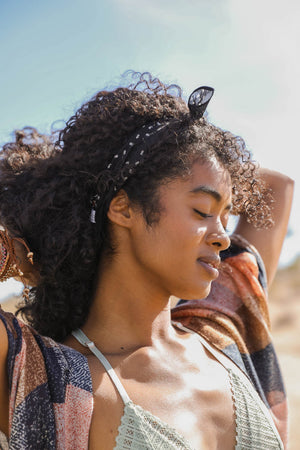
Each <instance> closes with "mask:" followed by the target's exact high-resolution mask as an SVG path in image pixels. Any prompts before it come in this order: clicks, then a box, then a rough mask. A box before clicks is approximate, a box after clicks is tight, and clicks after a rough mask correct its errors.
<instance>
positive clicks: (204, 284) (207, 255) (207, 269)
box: [131, 161, 231, 300]
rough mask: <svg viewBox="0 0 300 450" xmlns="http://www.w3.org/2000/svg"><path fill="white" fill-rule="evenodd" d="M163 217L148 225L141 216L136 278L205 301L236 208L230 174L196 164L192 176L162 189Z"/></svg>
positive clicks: (135, 240)
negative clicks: (232, 211)
mask: <svg viewBox="0 0 300 450" xmlns="http://www.w3.org/2000/svg"><path fill="white" fill-rule="evenodd" d="M159 193H160V203H161V215H160V219H159V221H158V223H155V224H154V225H153V226H151V227H149V226H147V224H146V223H145V221H144V219H143V217H142V215H141V213H139V214H137V218H136V220H135V224H134V226H133V229H132V241H131V245H132V247H131V248H132V251H133V255H134V258H135V259H136V262H137V267H138V272H139V273H138V274H137V276H140V277H143V276H145V280H148V281H149V280H150V282H151V283H152V286H156V287H157V289H158V290H159V291H161V293H163V294H166V295H168V296H169V295H175V296H177V297H180V298H184V299H189V300H191V299H195V298H204V297H206V296H207V295H208V293H209V291H210V285H211V282H212V281H213V280H214V279H216V278H217V276H218V270H217V267H218V265H219V253H220V251H221V250H225V249H226V248H227V247H228V246H229V244H230V240H229V238H228V235H227V233H226V231H225V228H226V226H227V222H228V218H229V212H230V208H231V180H230V175H229V173H228V172H227V171H226V170H225V169H224V168H223V167H222V166H221V165H220V164H219V163H218V162H217V161H213V162H210V163H195V164H194V165H193V167H192V170H191V174H190V176H189V177H187V178H184V179H176V180H175V181H172V182H170V183H169V184H167V185H165V186H162V187H161V188H160V191H159Z"/></svg>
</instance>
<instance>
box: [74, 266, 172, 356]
mask: <svg viewBox="0 0 300 450" xmlns="http://www.w3.org/2000/svg"><path fill="white" fill-rule="evenodd" d="M124 267H126V266H124V265H123V264H119V265H118V264H117V263H113V264H111V267H109V268H106V269H104V270H102V271H101V275H100V277H99V280H98V286H97V289H96V294H95V297H94V300H93V303H92V306H91V309H90V313H89V316H88V318H87V321H86V323H85V324H84V326H83V327H82V329H83V331H84V332H85V333H86V335H87V336H88V337H89V339H91V340H93V341H94V342H95V344H96V345H98V346H99V348H100V349H101V351H102V352H103V353H106V354H109V353H120V352H127V351H128V352H130V351H133V350H135V349H137V348H140V347H144V346H153V345H155V343H157V342H158V341H161V340H166V339H167V340H168V339H169V338H171V336H172V335H173V328H172V325H171V315H170V296H169V294H168V293H166V292H161V291H159V290H158V289H157V288H156V287H155V286H156V283H155V282H153V280H149V277H143V274H141V273H138V272H137V271H136V268H135V270H131V271H130V269H129V268H128V266H127V268H126V269H124Z"/></svg>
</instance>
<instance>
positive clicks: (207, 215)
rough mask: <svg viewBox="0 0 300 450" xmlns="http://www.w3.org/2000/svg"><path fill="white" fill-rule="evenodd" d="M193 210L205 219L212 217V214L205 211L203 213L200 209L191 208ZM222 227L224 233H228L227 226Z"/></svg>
mask: <svg viewBox="0 0 300 450" xmlns="http://www.w3.org/2000/svg"><path fill="white" fill-rule="evenodd" d="M193 210H194V212H195V213H196V214H198V215H199V216H200V217H202V218H203V219H207V218H209V217H213V216H211V215H210V214H206V213H203V212H201V211H198V209H195V208H193ZM223 228H224V231H225V233H228V232H229V230H228V228H227V227H224V226H223Z"/></svg>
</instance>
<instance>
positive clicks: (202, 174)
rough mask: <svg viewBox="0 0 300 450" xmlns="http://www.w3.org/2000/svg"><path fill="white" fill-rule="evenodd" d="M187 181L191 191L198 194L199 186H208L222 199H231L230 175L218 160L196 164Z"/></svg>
mask: <svg viewBox="0 0 300 450" xmlns="http://www.w3.org/2000/svg"><path fill="white" fill-rule="evenodd" d="M185 181H186V183H187V186H189V187H190V189H191V191H194V190H195V192H197V188H198V187H199V186H207V187H208V188H211V189H212V190H214V191H216V192H218V193H219V194H220V195H221V197H222V198H230V197H231V191H232V185H231V177H230V174H229V172H228V170H226V169H225V168H224V167H223V166H222V165H221V164H220V163H219V162H218V161H217V160H216V159H213V160H211V161H208V162H203V163H202V162H195V163H194V164H193V166H192V168H191V171H190V173H189V175H188V176H187V178H186V179H185Z"/></svg>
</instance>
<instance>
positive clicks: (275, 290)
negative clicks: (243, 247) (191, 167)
mask: <svg viewBox="0 0 300 450" xmlns="http://www.w3.org/2000/svg"><path fill="white" fill-rule="evenodd" d="M0 23H1V26H0V63H1V70H0V105H1V108H0V144H1V145H3V144H4V143H5V142H7V141H9V140H10V139H11V133H12V131H13V130H14V129H17V128H23V127H24V126H34V127H36V128H38V130H39V131H41V132H50V129H51V126H52V124H53V123H54V122H55V128H60V127H63V125H64V122H65V121H66V120H67V119H68V118H69V117H70V116H71V115H72V114H73V113H74V112H75V110H76V109H77V108H78V107H79V106H80V105H81V104H82V103H83V102H84V101H86V100H88V99H89V98H90V97H91V96H92V95H93V94H94V93H96V92H97V91H99V90H100V89H103V88H113V87H115V86H116V85H118V84H119V83H120V82H121V81H120V80H121V75H122V74H123V73H124V72H125V71H126V70H128V69H133V70H137V71H150V72H151V73H152V74H153V75H155V76H158V77H160V78H161V79H162V81H164V82H166V83H177V84H179V85H180V86H181V87H182V88H183V92H184V96H185V98H188V96H189V94H190V93H191V92H192V90H194V89H195V88H196V87H198V86H200V85H208V86H212V87H214V88H215V95H214V98H213V100H212V101H211V103H210V105H209V108H208V113H209V118H210V120H211V121H212V122H214V123H215V124H216V125H218V126H220V127H221V128H224V129H229V130H230V131H232V132H234V133H235V134H239V135H241V136H242V137H243V138H244V139H245V141H246V144H247V146H248V148H249V149H250V151H251V152H252V153H253V155H254V158H255V159H256V160H258V161H259V162H260V163H261V165H263V166H267V167H269V168H272V169H276V170H279V171H282V172H284V173H286V174H287V175H289V176H291V177H292V178H294V179H295V180H296V193H295V199H294V205H293V210H292V215H291V220H290V224H289V231H288V234H287V237H286V239H285V243H284V248H283V251H282V255H281V259H280V265H279V270H278V273H277V276H276V279H275V282H274V284H273V286H272V289H271V292H270V305H271V315H272V318H273V334H274V340H275V344H276V345H277V350H278V353H279V358H280V361H281V365H282V370H283V372H284V376H285V380H286V387H287V391H288V394H289V399H290V411H291V412H290V434H291V445H290V449H291V450H296V449H298V448H299V444H297V443H299V440H300V429H299V426H298V427H297V423H298V421H299V418H300V413H298V411H300V389H299V388H298V384H299V381H298V380H299V375H298V374H299V373H300V343H299V332H300V257H299V255H300V230H299V227H297V223H299V219H300V183H299V179H300V173H299V168H298V161H299V157H298V152H299V141H298V133H299V131H298V130H299V124H298V123H299V119H300V114H299V108H300V84H299V79H300V61H299V44H300V27H299V23H300V3H299V1H298V0H289V2H283V1H280V0H252V1H251V2H242V1H240V0H151V1H149V0H59V1H58V0H52V1H51V2H40V1H37V0H27V1H26V2H24V1H21V0H14V1H13V2H10V1H8V0H6V1H5V0H0ZM12 207H13V205H12ZM21 290H22V287H21V285H20V284H19V283H17V282H15V281H8V282H6V283H2V284H0V303H4V307H6V308H10V307H11V308H14V305H13V302H14V300H13V297H14V296H15V295H19V294H20V292H21ZM297 428H298V429H297Z"/></svg>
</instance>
